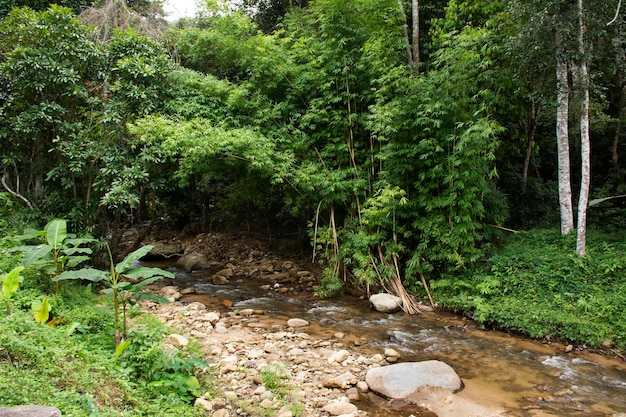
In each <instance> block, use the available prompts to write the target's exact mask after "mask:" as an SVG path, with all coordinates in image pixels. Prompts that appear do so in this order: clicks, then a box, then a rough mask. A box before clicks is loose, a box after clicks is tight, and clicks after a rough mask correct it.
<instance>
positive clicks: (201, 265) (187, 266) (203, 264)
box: [176, 252, 211, 272]
mask: <svg viewBox="0 0 626 417" xmlns="http://www.w3.org/2000/svg"><path fill="white" fill-rule="evenodd" d="M176 265H178V266H179V267H181V268H182V269H184V270H185V271H187V272H191V271H194V270H198V269H207V268H209V267H210V266H211V264H210V262H209V261H208V260H207V258H206V257H205V256H204V255H203V254H201V253H199V252H191V253H188V254H185V255H183V256H181V257H180V259H178V261H176Z"/></svg>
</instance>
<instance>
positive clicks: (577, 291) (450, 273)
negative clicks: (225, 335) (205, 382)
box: [0, 0, 626, 415]
mask: <svg viewBox="0 0 626 417" xmlns="http://www.w3.org/2000/svg"><path fill="white" fill-rule="evenodd" d="M59 3H60V4H61V5H51V4H49V2H42V1H8V0H3V1H0V16H1V17H2V20H0V155H1V157H2V158H1V160H0V164H1V182H2V190H1V191H2V193H1V194H0V199H1V200H2V208H1V213H2V219H0V229H1V230H2V234H3V240H2V244H1V246H2V251H1V253H0V269H1V271H2V272H5V273H7V275H5V277H4V278H3V282H4V283H5V284H6V285H4V286H3V297H4V300H5V301H6V305H7V307H9V306H10V307H9V308H8V311H5V312H0V320H1V324H0V328H2V336H0V338H2V345H1V348H0V360H4V359H2V356H3V355H6V356H7V357H13V358H15V357H22V358H23V360H24V361H25V363H26V362H28V361H32V362H33V363H35V362H37V361H45V360H46V359H45V358H46V355H48V354H50V352H49V351H45V352H44V351H41V350H37V351H35V350H36V348H37V347H39V348H40V347H41V345H40V344H39V343H40V342H33V341H32V340H31V342H30V343H31V344H32V343H34V346H35V347H36V348H33V347H32V346H31V345H30V344H29V343H28V342H24V344H21V342H19V341H18V340H17V339H16V338H15V337H13V336H15V335H16V334H22V335H23V334H27V333H28V334H31V335H38V336H34V337H35V338H36V339H39V338H45V339H48V338H54V340H55V341H54V343H57V344H59V345H62V344H64V343H67V342H62V341H61V339H63V337H62V335H63V334H64V333H59V332H64V331H66V330H58V331H57V330H54V329H53V330H50V329H46V330H45V333H41V332H44V330H42V329H39V328H38V327H37V325H38V324H37V323H36V322H35V321H33V320H32V317H30V313H29V309H30V307H31V303H32V302H33V301H35V302H36V308H35V310H36V311H39V312H41V309H44V310H45V309H48V310H50V309H49V308H48V307H50V306H48V305H44V306H43V307H42V302H41V301H40V300H41V297H42V296H44V295H46V294H47V295H48V297H50V300H46V303H50V304H51V305H52V307H51V308H52V311H53V312H55V311H56V313H54V314H55V316H56V317H63V319H64V320H65V321H67V322H68V323H72V322H74V321H75V322H76V323H80V325H78V329H79V330H80V331H79V334H80V344H82V343H85V344H95V345H97V346H101V347H102V349H106V346H107V343H109V342H106V343H105V342H97V341H94V340H89V339H93V338H98V337H101V335H100V333H99V332H100V331H101V330H102V329H105V330H104V331H105V333H106V332H107V331H109V330H110V332H109V333H111V334H112V332H113V331H114V330H116V331H117V330H119V329H118V327H117V326H118V323H117V321H115V323H114V321H113V320H114V319H113V318H112V317H109V316H108V315H102V314H100V313H98V311H99V310H98V308H100V307H97V308H96V307H94V305H101V304H100V303H105V305H107V303H112V301H102V300H100V298H99V297H101V296H99V295H96V294H97V291H96V289H97V288H96V287H97V285H96V284H92V285H90V286H88V287H85V286H81V285H76V283H72V284H70V285H67V286H64V287H63V288H62V289H61V291H60V292H59V291H58V290H55V286H54V285H52V281H51V280H50V276H55V275H56V274H58V273H59V272H60V271H59V270H58V269H57V270H56V271H54V270H50V269H49V268H44V267H42V265H41V263H39V264H33V265H30V266H27V267H26V268H25V269H24V270H20V268H19V265H20V263H24V262H23V258H22V256H21V254H22V253H23V251H12V250H10V248H13V247H15V246H19V245H23V244H24V242H21V241H20V240H19V238H18V237H19V236H22V237H23V238H24V239H26V238H25V237H24V236H23V235H24V234H25V230H27V229H29V228H34V229H36V230H40V231H42V232H41V233H39V235H38V236H39V239H44V240H45V239H46V233H49V232H50V231H47V232H46V229H44V227H45V225H46V224H48V225H50V223H49V221H50V220H52V219H55V218H56V219H59V218H62V219H66V220H67V222H68V223H67V225H68V226H67V228H68V229H69V230H71V231H72V232H73V233H75V234H76V235H77V236H78V237H80V238H82V237H84V236H87V235H90V236H91V237H93V240H91V238H90V239H89V240H85V241H80V243H76V244H75V248H76V247H82V248H84V249H88V252H85V254H86V255H85V257H84V258H80V260H78V259H77V260H76V262H70V263H67V264H63V267H64V268H65V267H67V270H71V269H73V268H83V267H85V266H87V265H88V266H90V267H94V268H104V269H106V268H107V267H108V266H107V265H108V261H107V259H108V255H106V253H107V251H106V248H107V247H108V248H109V249H110V251H111V253H112V254H113V255H112V256H111V258H112V259H111V262H112V263H113V264H115V263H117V262H120V261H121V258H124V256H126V255H128V254H129V252H132V251H133V250H134V249H136V248H137V247H138V246H139V245H140V244H141V242H140V241H138V242H136V243H137V247H133V248H122V247H121V246H120V238H121V236H122V235H123V233H124V232H125V231H126V230H128V228H129V227H132V226H133V225H136V224H140V223H145V224H148V225H149V226H148V228H147V229H148V230H151V231H154V230H157V229H158V228H169V229H171V228H174V229H177V230H183V229H184V230H187V231H188V232H189V233H193V232H210V231H214V232H218V231H228V232H237V233H246V234H249V235H257V234H258V235H267V234H270V235H294V236H297V238H299V239H300V240H301V241H302V242H303V243H305V244H306V245H309V246H310V247H312V248H313V252H314V258H315V261H316V262H320V263H322V264H323V265H324V266H325V273H324V276H323V277H321V283H320V287H319V289H318V294H317V295H318V296H332V295H334V294H337V293H339V292H341V291H357V292H361V293H365V292H368V291H379V290H388V291H391V292H394V293H396V294H398V295H400V296H402V297H404V298H405V299H406V300H410V299H411V298H412V297H416V299H417V300H424V301H425V302H429V301H428V300H429V296H432V298H433V299H434V302H436V303H437V304H438V305H439V306H440V307H441V308H444V309H449V310H455V311H458V312H463V313H465V314H467V315H470V316H471V317H473V318H474V319H475V320H476V321H477V322H478V323H479V324H481V325H484V326H487V327H495V328H504V329H510V330H513V331H516V332H519V333H522V334H527V335H530V336H532V337H538V338H551V339H555V340H561V341H563V343H564V344H568V343H573V344H575V345H579V346H582V345H587V346H590V347H604V348H608V349H611V350H613V352H615V353H616V354H618V355H621V354H622V352H623V351H624V349H625V348H626V319H625V318H624V311H626V291H625V286H626V276H624V271H625V269H626V252H625V251H626V240H625V239H624V233H623V232H624V226H625V224H626V216H625V215H626V205H625V200H624V195H623V194H626V193H625V192H624V191H625V167H624V164H623V161H624V158H625V155H624V152H625V148H624V139H625V136H626V133H625V132H624V129H623V127H622V124H623V122H624V119H625V115H626V100H625V99H626V65H625V64H626V38H625V37H624V25H625V21H624V18H623V13H622V11H621V10H620V6H621V2H618V1H617V0H616V1H597V0H585V1H584V2H583V1H581V0H579V1H577V2H574V1H572V0H547V1H546V0H544V1H536V0H498V1H485V0H421V1H417V0H412V1H408V0H400V1H398V0H350V1H346V0H309V1H300V2H294V1H289V2H287V1H281V0H245V1H241V2H226V1H219V0H218V1H206V2H205V4H204V5H203V7H202V8H201V10H200V12H199V14H198V15H197V17H195V18H193V19H182V20H180V21H178V22H176V23H168V22H167V21H166V20H165V19H164V17H163V15H162V9H161V4H160V3H159V2H150V1H133V2H131V1H128V2H124V1H123V0H108V1H106V2H104V3H102V2H95V3H92V2H86V1H79V0H76V1H67V2H59ZM417 12H418V13H417ZM568 127H569V129H568ZM563 161H565V162H563ZM572 201H578V202H579V204H578V207H577V208H576V207H574V208H573V210H572ZM568 204H569V212H568V208H567V207H568ZM574 214H577V224H576V227H575V228H576V229H577V232H574V231H573V230H572V224H573V223H572V222H571V221H570V223H571V224H570V225H569V227H568V226H566V223H567V222H564V220H567V218H568V217H569V218H570V219H573V216H574ZM559 227H560V229H559ZM570 230H571V231H570ZM32 236H35V235H31V237H32ZM61 240H62V239H61ZM105 242H106V245H105ZM26 243H30V244H34V243H36V239H35V241H33V240H31V241H26ZM61 243H62V242H59V244H61ZM581 243H582V244H583V245H582V246H581ZM584 244H586V247H585V245H584ZM51 246H52V247H53V248H56V247H55V246H54V244H51ZM581 248H582V250H581ZM90 254H93V255H92V258H90V257H89V255H90ZM66 255H68V254H66ZM72 255H76V252H72ZM96 255H98V256H96ZM101 255H106V256H101ZM68 256H69V255H68ZM116 257H118V258H119V259H113V258H116ZM54 260H55V261H56V258H55V259H54ZM27 265H28V264H27ZM48 266H49V265H48ZM54 266H55V267H56V266H57V264H56V263H54ZM10 271H17V272H15V273H14V274H9V272H10ZM18 277H19V280H21V281H20V282H19V289H17V288H18V287H15V286H12V284H14V283H15V282H16V281H17V280H18ZM85 282H86V281H85ZM5 287H6V290H5ZM429 293H430V294H429ZM96 300H98V301H96ZM88 305H89V306H90V307H88ZM412 306H413V305H412V304H410V303H408V304H407V305H406V310H407V312H409V313H410V312H412V311H413V310H412ZM11 308H12V310H13V311H11ZM43 321H44V322H45V321H46V320H43ZM152 325H153V324H150V325H149V326H147V327H150V326H152ZM38 329H39V330H38ZM107 329H108V330H107ZM55 331H56V332H57V333H54V332H55ZM134 331H135V332H139V333H141V332H143V331H145V332H148V331H147V330H142V329H138V330H134ZM159 331H160V330H156V332H157V333H158V332H159ZM51 332H52V333H51ZM146 334H147V333H146ZM11 335H13V336H11ZM141 337H144V336H141ZM141 337H140V336H138V338H139V340H144V339H145V340H147V339H146V338H148V336H145V337H144V339H141ZM57 339H58V340H57ZM78 340H79V339H77V341H76V343H75V344H73V346H78V345H79V343H78ZM121 340H123V338H122V339H119V340H116V343H115V345H117V346H118V347H119V346H120V345H121V344H122V343H120V342H121ZM150 343H152V342H149V341H142V342H141V343H136V344H134V346H135V347H134V349H138V350H137V352H136V353H137V354H136V355H135V356H131V357H133V358H135V359H136V360H137V363H139V362H141V363H142V366H148V365H149V366H148V368H142V370H139V368H136V367H134V366H135V365H137V364H136V363H135V364H133V365H132V366H131V365H128V367H126V368H124V369H125V370H126V372H127V373H128V374H129V375H126V376H129V377H132V378H131V379H130V380H131V381H135V382H132V383H131V384H138V382H137V381H140V380H142V379H141V378H147V380H150V378H152V380H154V379H155V373H158V372H160V371H159V370H158V369H162V368H167V367H168V366H170V365H171V367H174V368H176V367H177V366H178V368H176V369H179V370H180V369H187V368H185V366H186V365H185V366H183V365H180V363H184V364H188V363H193V362H194V360H195V359H193V358H182V359H181V358H178V359H176V360H178V361H180V363H179V364H178V365H172V364H171V362H172V361H174V362H175V360H174V359H172V358H170V365H166V364H164V363H162V362H159V361H162V358H161V359H159V358H156V356H155V357H152V356H149V355H148V353H146V352H152V350H150V349H151V348H148V347H149V346H151V345H150ZM131 346H133V345H131ZM109 348H110V346H109ZM33 349H35V350H33ZM129 349H131V348H129ZM142 349H143V350H142ZM81 352H82V351H81ZM100 354H102V353H100ZM85 355H86V354H85V353H84V352H83V353H81V354H80V355H79V357H77V360H80V361H92V360H93V361H95V362H96V363H99V362H98V361H97V360H96V359H95V358H86V357H84V356H85ZM90 355H94V357H97V356H98V353H93V352H92V353H90ZM141 355H148V356H149V357H145V356H141ZM27 358H28V359H27ZM126 360H128V359H126ZM9 361H10V359H9ZM157 362H159V364H157ZM146 364H148V365H146ZM179 365H180V366H179ZM98 366H104V365H102V364H100V365H98ZM159 367H160V368H159ZM192 368H193V366H190V367H189V369H192ZM3 369H4V370H3V372H4V373H5V375H2V378H0V380H1V381H5V382H0V384H2V385H6V383H7V381H11V380H12V379H11V377H10V375H7V374H6V373H7V372H12V371H8V370H7V368H3ZM54 372H62V370H54ZM130 374H133V375H130ZM112 375H113V376H111V378H117V377H121V376H120V375H119V374H112ZM33 377H34V378H35V377H36V375H34V376H33ZM157 379H158V378H157ZM93 383H95V384H103V385H107V384H106V383H105V382H98V381H93ZM179 387H180V385H179ZM182 387H183V389H182V392H183V393H187V388H189V387H188V386H187V385H185V384H184V383H183V384H182ZM4 388H6V390H8V389H9V387H8V386H5V387H4ZM6 390H5V389H3V391H6ZM13 392H15V393H16V394H15V398H13V400H14V401H13V402H14V403H19V401H20V395H22V394H19V393H18V392H17V391H13ZM77 395H78V396H79V397H80V393H78V394H77ZM137 395H143V393H141V392H140V393H138V394H137ZM146 395H150V394H146ZM183 397H184V396H183ZM74 400H75V399H72V401H74ZM92 400H93V399H89V398H82V397H80V398H79V400H77V401H78V402H79V403H80V401H82V404H83V407H87V408H89V407H92V406H93V404H94V402H93V401H92ZM98 406H102V404H98ZM152 406H153V407H157V408H158V407H159V404H154V403H153V404H152ZM169 406H172V407H176V405H168V407H169ZM113 407H114V405H113ZM77 412H78V411H77ZM146 412H147V413H150V411H149V410H148V411H146ZM182 413H183V412H181V414H178V415H184V414H182ZM77 415H78V414H77Z"/></svg>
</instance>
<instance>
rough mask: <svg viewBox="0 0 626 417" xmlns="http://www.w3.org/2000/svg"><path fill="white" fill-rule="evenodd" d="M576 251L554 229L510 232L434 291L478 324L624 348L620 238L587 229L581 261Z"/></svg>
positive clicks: (625, 265)
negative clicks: (481, 258) (486, 255)
mask: <svg viewBox="0 0 626 417" xmlns="http://www.w3.org/2000/svg"><path fill="white" fill-rule="evenodd" d="M574 248H575V236H574V235H573V234H572V235H568V236H561V235H560V234H559V232H558V230H545V229H543V230H533V231H529V232H525V233H520V234H517V235H512V236H509V237H508V238H506V239H505V240H504V241H503V242H502V245H500V246H499V248H498V249H496V250H494V251H493V253H492V255H491V256H490V257H489V258H488V259H486V260H485V261H484V262H481V263H480V264H479V265H477V266H476V267H475V268H474V269H472V270H470V271H467V273H466V274H465V275H464V276H460V277H459V276H455V277H444V278H442V279H441V280H439V281H437V282H435V283H433V285H432V290H433V295H434V296H435V297H437V298H438V301H439V303H440V305H441V306H442V307H444V308H447V309H450V310H456V311H462V312H465V313H467V314H468V315H470V316H471V317H473V318H474V319H475V320H476V321H477V322H478V323H479V324H482V325H484V326H488V327H496V328H502V329H509V330H513V331H516V332H519V333H522V334H526V335H529V336H531V337H535V338H556V339H562V340H565V341H568V342H571V343H575V344H580V345H587V346H590V347H600V346H604V347H616V348H617V349H619V350H621V351H624V350H626V319H625V317H624V311H626V273H625V272H626V242H624V239H623V237H621V236H616V235H609V234H602V233H598V232H592V233H590V234H589V237H588V250H587V255H586V256H585V257H584V258H580V257H579V256H577V255H576V254H575V253H574Z"/></svg>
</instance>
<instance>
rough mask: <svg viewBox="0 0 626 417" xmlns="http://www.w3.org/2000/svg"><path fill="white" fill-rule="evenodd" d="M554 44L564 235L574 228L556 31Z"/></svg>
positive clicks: (563, 66)
mask: <svg viewBox="0 0 626 417" xmlns="http://www.w3.org/2000/svg"><path fill="white" fill-rule="evenodd" d="M556 44H557V54H556V81H557V114H556V142H557V155H558V164H559V205H560V209H561V233H562V234H564V235H566V234H568V233H569V232H571V231H572V230H573V229H574V212H573V208H572V186H571V182H570V176H571V175H570V161H569V130H568V124H567V123H568V116H569V83H568V79H567V71H568V66H567V57H566V56H565V50H564V47H563V43H562V39H561V34H560V33H559V32H558V31H557V36H556Z"/></svg>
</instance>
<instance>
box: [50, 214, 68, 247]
mask: <svg viewBox="0 0 626 417" xmlns="http://www.w3.org/2000/svg"><path fill="white" fill-rule="evenodd" d="M45 231H46V240H47V241H48V244H49V245H50V246H52V247H53V248H55V249H58V248H60V247H61V246H62V245H63V241H64V240H65V238H66V237H67V222H66V221H65V220H63V219H54V220H52V221H50V223H48V224H47V225H46V227H45Z"/></svg>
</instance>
